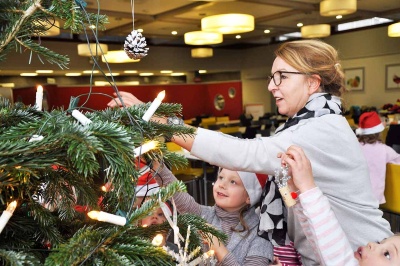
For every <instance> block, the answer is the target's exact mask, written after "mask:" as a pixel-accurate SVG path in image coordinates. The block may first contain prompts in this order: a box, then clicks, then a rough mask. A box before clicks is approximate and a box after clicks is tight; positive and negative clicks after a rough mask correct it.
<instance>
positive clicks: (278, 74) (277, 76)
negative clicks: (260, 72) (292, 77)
mask: <svg viewBox="0 0 400 266" xmlns="http://www.w3.org/2000/svg"><path fill="white" fill-rule="evenodd" d="M282 74H300V75H307V74H306V73H303V72H291V71H280V70H278V71H275V73H274V74H272V75H271V76H268V84H269V83H270V82H271V79H273V80H274V84H275V85H276V86H279V85H281V83H282V79H286V78H287V77H286V76H285V75H282Z"/></svg>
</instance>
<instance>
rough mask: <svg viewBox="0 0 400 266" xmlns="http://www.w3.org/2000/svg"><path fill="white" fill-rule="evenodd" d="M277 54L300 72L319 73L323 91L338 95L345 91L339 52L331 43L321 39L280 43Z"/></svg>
mask: <svg viewBox="0 0 400 266" xmlns="http://www.w3.org/2000/svg"><path fill="white" fill-rule="evenodd" d="M275 55H276V56H277V57H280V58H282V59H283V60H284V61H285V62H286V63H288V64H289V65H290V66H292V67H294V68H295V69H297V70H298V71H300V72H304V73H306V74H309V75H313V74H316V75H319V76H320V77H321V89H322V91H323V92H327V93H330V94H332V95H335V96H338V97H341V96H342V94H343V93H344V92H345V90H346V87H345V83H344V73H343V71H342V69H341V67H340V62H339V57H338V52H337V51H336V49H335V48H333V47H332V46H331V45H329V44H327V43H325V42H323V41H320V40H299V41H291V42H286V43H283V44H282V45H280V46H279V48H278V49H277V50H276V51H275Z"/></svg>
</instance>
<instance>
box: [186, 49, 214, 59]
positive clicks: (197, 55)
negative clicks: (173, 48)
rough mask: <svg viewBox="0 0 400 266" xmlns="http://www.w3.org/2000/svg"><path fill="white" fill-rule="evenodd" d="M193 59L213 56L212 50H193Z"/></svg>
mask: <svg viewBox="0 0 400 266" xmlns="http://www.w3.org/2000/svg"><path fill="white" fill-rule="evenodd" d="M191 54H192V57H193V58H206V57H212V56H213V49H212V48H194V49H192V50H191Z"/></svg>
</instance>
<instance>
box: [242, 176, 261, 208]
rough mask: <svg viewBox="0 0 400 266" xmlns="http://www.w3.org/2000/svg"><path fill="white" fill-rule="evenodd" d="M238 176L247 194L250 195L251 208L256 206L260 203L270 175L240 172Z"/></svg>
mask: <svg viewBox="0 0 400 266" xmlns="http://www.w3.org/2000/svg"><path fill="white" fill-rule="evenodd" d="M238 174H239V177H240V179H241V180H242V182H243V185H244V188H245V189H246V191H247V194H249V197H250V206H254V205H255V204H256V203H258V202H259V201H260V198H261V194H262V191H263V188H264V186H265V183H266V182H267V180H268V175H264V174H255V173H249V172H240V171H238Z"/></svg>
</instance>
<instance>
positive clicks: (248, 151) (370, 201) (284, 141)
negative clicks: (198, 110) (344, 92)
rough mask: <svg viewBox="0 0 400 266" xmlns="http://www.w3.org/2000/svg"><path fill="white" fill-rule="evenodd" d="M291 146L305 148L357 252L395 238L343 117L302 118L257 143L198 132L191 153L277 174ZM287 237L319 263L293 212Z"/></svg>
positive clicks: (307, 258) (306, 259)
mask: <svg viewBox="0 0 400 266" xmlns="http://www.w3.org/2000/svg"><path fill="white" fill-rule="evenodd" d="M291 145H297V146H300V147H302V148H303V149H304V151H305V153H306V155H307V156H308V158H309V159H310V161H311V164H312V168H313V174H314V177H315V183H316V185H317V186H318V187H320V189H321V190H322V192H323V193H324V195H325V196H327V197H328V199H329V201H330V204H331V206H332V209H333V211H334V213H335V215H336V217H337V218H338V220H339V222H340V223H341V226H342V227H343V230H344V232H345V233H346V235H347V237H348V238H349V241H350V243H351V245H352V249H353V250H356V249H357V247H359V246H361V245H365V244H366V243H367V242H369V241H379V240H381V239H384V238H386V237H388V236H391V235H392V232H391V231H390V226H389V223H388V222H387V221H386V220H385V219H383V218H382V212H381V211H380V210H379V209H378V206H379V205H378V201H377V200H376V199H374V197H373V195H372V189H371V182H370V179H369V172H368V166H367V162H366V160H365V158H364V155H363V154H362V152H361V149H360V145H359V143H358V140H357V138H356V136H355V134H354V132H353V131H352V130H351V128H350V126H349V125H348V123H347V121H346V119H345V118H344V117H342V116H340V115H332V114H328V115H324V116H320V117H315V118H310V119H306V120H301V121H300V122H299V123H298V124H297V125H294V126H292V127H290V128H288V129H286V130H284V131H282V132H279V133H277V134H275V135H274V136H272V137H263V138H256V139H238V138H234V137H231V136H228V135H225V134H222V133H220V132H214V131H210V130H205V129H201V128H199V129H198V131H197V135H196V138H195V140H194V143H193V147H192V150H191V154H193V155H195V156H197V157H199V158H201V159H203V160H205V161H207V162H209V163H211V164H213V165H218V166H221V167H225V168H228V169H232V170H238V171H248V172H256V173H264V174H271V175H273V174H274V170H275V169H277V168H279V167H280V160H279V159H278V158H277V154H278V152H284V151H286V150H287V148H288V147H289V146H291ZM288 234H289V237H290V239H291V240H292V241H293V242H294V245H295V247H296V249H297V250H298V251H299V253H300V254H301V255H302V262H303V264H304V265H318V262H317V259H316V258H315V255H314V252H313V250H312V249H311V247H310V245H309V244H308V243H307V239H306V237H305V235H304V233H303V231H302V228H301V226H300V224H299V222H298V221H297V219H296V218H295V217H294V216H293V212H292V211H291V209H289V213H288Z"/></svg>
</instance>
